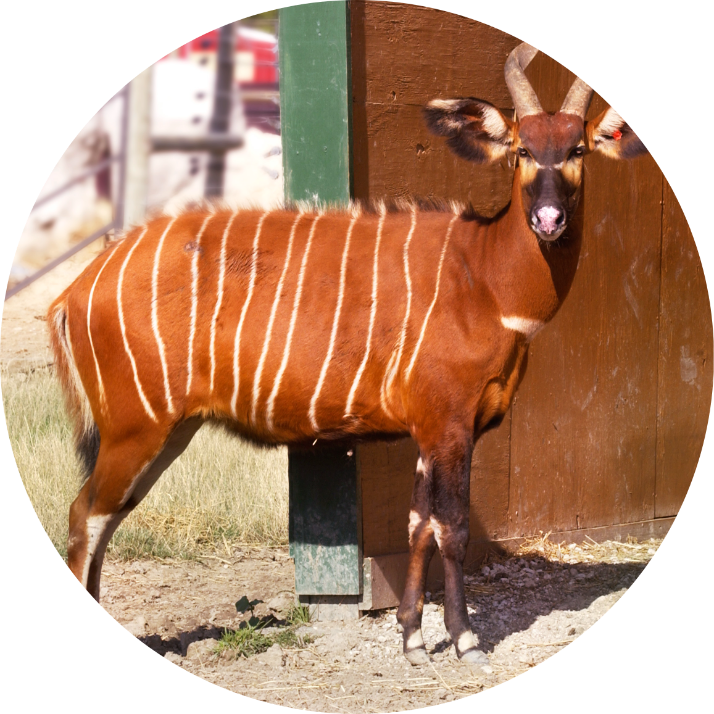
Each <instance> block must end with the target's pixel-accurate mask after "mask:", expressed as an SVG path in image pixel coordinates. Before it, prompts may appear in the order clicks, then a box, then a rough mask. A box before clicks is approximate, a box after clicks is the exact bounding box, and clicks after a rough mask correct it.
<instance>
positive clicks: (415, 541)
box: [397, 459, 436, 664]
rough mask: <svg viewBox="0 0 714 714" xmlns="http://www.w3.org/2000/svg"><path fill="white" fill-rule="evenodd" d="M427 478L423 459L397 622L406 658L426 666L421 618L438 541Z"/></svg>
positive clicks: (418, 475)
mask: <svg viewBox="0 0 714 714" xmlns="http://www.w3.org/2000/svg"><path fill="white" fill-rule="evenodd" d="M425 475H426V474H425V469H424V467H423V463H422V460H421V459H419V465H418V466H417V473H416V476H415V483H414V492H413V494H412V507H411V511H410V513H409V565H408V567H407V580H406V586H405V588H404V595H403V596H402V599H401V601H400V603H399V610H398V611H397V620H398V621H399V624H400V625H401V626H402V629H403V633H404V635H403V637H404V655H405V656H406V658H407V659H408V660H409V661H410V662H411V663H412V664H424V663H426V662H428V661H429V657H428V655H427V654H426V648H425V647H424V639H423V637H422V634H421V616H422V610H423V608H424V591H425V589H426V576H427V573H428V571H429V563H430V561H431V558H432V555H433V554H434V550H435V549H436V541H435V540H434V531H433V530H432V527H431V522H430V519H429V510H430V508H429V498H428V493H427V487H428V483H426V482H425Z"/></svg>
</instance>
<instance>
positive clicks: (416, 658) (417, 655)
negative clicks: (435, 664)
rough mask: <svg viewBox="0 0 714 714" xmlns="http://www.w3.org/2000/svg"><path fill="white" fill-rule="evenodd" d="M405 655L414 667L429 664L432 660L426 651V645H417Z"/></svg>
mask: <svg viewBox="0 0 714 714" xmlns="http://www.w3.org/2000/svg"><path fill="white" fill-rule="evenodd" d="M404 656H405V657H406V658H407V659H408V660H409V664H411V665H413V666H414V667H416V666H417V665H420V664H428V663H429V661H430V660H429V655H428V654H427V653H426V649H424V647H416V648H415V649H413V650H409V651H408V652H405V653H404Z"/></svg>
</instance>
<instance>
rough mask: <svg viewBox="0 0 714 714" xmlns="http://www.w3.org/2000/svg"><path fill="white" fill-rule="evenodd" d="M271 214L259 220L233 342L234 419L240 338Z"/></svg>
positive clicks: (238, 384) (232, 404)
mask: <svg viewBox="0 0 714 714" xmlns="http://www.w3.org/2000/svg"><path fill="white" fill-rule="evenodd" d="M269 213H270V211H266V212H265V213H264V214H263V215H262V216H261V217H260V219H259V220H258V226H257V228H256V229H255V236H254V237H253V250H252V252H251V258H250V282H249V283H248V295H246V298H245V302H244V303H243V307H242V308H241V311H240V319H239V320H238V327H237V328H236V336H235V339H234V340H233V398H232V399H231V410H232V412H233V416H234V417H237V416H238V415H237V413H236V409H237V408H238V389H239V386H240V336H241V332H242V331H243V323H244V322H245V315H246V313H247V312H248V307H249V306H250V301H251V300H252V299H253V290H254V289H255V278H256V276H257V274H258V243H259V241H260V231H261V229H262V228H263V221H264V220H265V217H266V216H267V215H268V214H269Z"/></svg>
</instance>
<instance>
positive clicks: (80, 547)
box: [67, 419, 201, 601]
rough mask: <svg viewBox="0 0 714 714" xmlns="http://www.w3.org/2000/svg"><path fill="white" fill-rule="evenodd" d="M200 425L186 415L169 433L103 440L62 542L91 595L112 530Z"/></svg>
mask: <svg viewBox="0 0 714 714" xmlns="http://www.w3.org/2000/svg"><path fill="white" fill-rule="evenodd" d="M200 424H201V422H200V421H199V420H193V419H192V420H188V421H186V422H184V423H183V424H181V425H180V426H178V427H177V428H176V429H174V430H173V432H172V433H171V434H170V435H169V436H168V437H167V436H166V435H157V434H156V432H153V433H151V432H145V433H144V434H142V436H141V437H138V438H135V439H133V440H127V439H125V440H121V441H114V442H113V441H110V440H109V439H103V440H102V442H101V446H100V448H99V455H98V457H97V463H96V465H95V468H94V471H93V472H92V475H91V476H90V477H89V478H88V479H87V481H86V483H85V484H84V486H83V487H82V489H81V490H80V492H79V495H78V496H77V498H76V499H75V500H74V503H72V506H71V507H70V512H69V538H68V541H67V555H68V565H69V567H70V570H71V571H72V572H73V573H74V575H75V577H76V578H77V579H78V580H79V581H80V582H81V583H82V584H83V585H84V586H85V587H86V588H87V590H88V591H89V593H90V594H91V595H92V596H93V597H94V599H95V600H97V601H98V600H99V581H100V576H101V571H102V563H103V561H104V554H105V552H106V548H107V544H108V543H109V540H110V538H111V537H112V535H113V534H114V531H115V530H116V529H117V527H118V526H119V524H120V523H121V522H122V520H123V519H124V518H125V517H126V516H127V515H128V514H129V513H131V511H132V510H133V509H134V508H135V507H136V506H137V505H138V504H139V503H140V501H141V499H142V498H144V496H145V495H146V494H147V493H148V492H149V489H150V488H151V487H152V486H153V484H154V483H155V482H156V480H157V479H158V478H159V476H160V475H161V474H162V473H163V472H164V471H165V470H166V469H167V468H168V467H169V465H170V464H171V463H172V462H173V460H174V459H175V458H176V457H177V456H178V455H179V454H180V453H181V452H182V451H183V450H184V449H185V448H186V446H188V443H189V442H190V440H191V437H192V436H193V435H194V434H195V433H196V431H197V430H198V428H199V426H200Z"/></svg>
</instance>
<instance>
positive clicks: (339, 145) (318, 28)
mask: <svg viewBox="0 0 714 714" xmlns="http://www.w3.org/2000/svg"><path fill="white" fill-rule="evenodd" d="M349 37H350V29H349V8H348V4H347V3H346V2H321V3H313V4H310V5H297V6H295V7H287V8H284V9H282V10H281V11H280V33H279V43H280V44H279V48H280V113H281V133H282V140H283V168H284V170H285V171H284V175H285V197H286V198H287V199H288V200H293V201H297V200H307V201H320V202H321V203H346V202H348V201H349V200H350V197H351V182H352V167H351V124H352V118H351V117H352V90H351V86H352V81H351V71H350V48H349Z"/></svg>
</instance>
